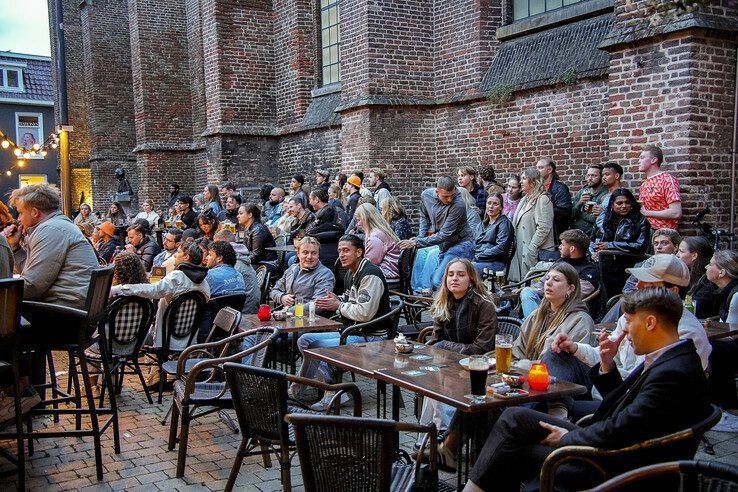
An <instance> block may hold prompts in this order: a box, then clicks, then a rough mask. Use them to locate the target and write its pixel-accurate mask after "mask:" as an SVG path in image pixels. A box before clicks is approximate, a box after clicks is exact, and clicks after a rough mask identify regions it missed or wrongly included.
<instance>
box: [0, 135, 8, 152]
mask: <svg viewBox="0 0 738 492" xmlns="http://www.w3.org/2000/svg"><path fill="white" fill-rule="evenodd" d="M0 145H2V147H3V148H4V149H7V148H8V147H10V140H8V139H7V138H4V139H3V142H2V143H0Z"/></svg>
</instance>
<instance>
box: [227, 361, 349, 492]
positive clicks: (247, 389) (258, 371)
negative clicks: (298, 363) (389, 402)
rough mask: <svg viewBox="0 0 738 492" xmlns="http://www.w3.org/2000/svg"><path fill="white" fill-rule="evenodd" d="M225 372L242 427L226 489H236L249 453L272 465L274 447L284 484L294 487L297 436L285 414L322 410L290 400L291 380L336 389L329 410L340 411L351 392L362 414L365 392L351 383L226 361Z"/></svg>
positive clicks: (284, 485) (284, 486) (325, 388)
mask: <svg viewBox="0 0 738 492" xmlns="http://www.w3.org/2000/svg"><path fill="white" fill-rule="evenodd" d="M225 372H226V377H227V380H228V386H229V387H230V388H231V392H232V394H233V406H234V408H235V409H236V415H237V416H238V423H239V426H240V427H241V445H240V446H239V448H238V454H237V455H236V459H235V461H234V463H233V468H232V469H231V473H230V476H229V477H228V483H227V484H226V488H225V490H226V491H230V490H232V488H233V485H234V483H235V481H236V478H237V477H238V472H239V470H240V469H241V463H242V461H243V459H244V458H245V457H247V456H253V455H256V454H261V455H262V457H263V459H264V466H265V467H267V468H269V467H271V460H270V458H269V452H270V451H271V452H272V453H274V455H275V456H276V458H277V461H279V464H280V467H281V478H282V488H283V489H284V490H290V487H291V478H290V464H291V461H292V457H291V455H290V452H291V451H292V450H294V447H295V440H294V433H293V429H292V426H291V425H289V424H288V423H287V422H286V421H285V416H286V415H287V414H288V413H309V414H318V412H314V411H311V410H309V409H308V407H306V406H304V405H302V404H301V403H300V402H297V401H293V400H289V398H288V396H287V387H288V384H289V383H293V382H294V383H299V384H304V385H307V386H312V387H314V388H318V389H322V390H326V391H335V392H336V395H335V396H334V397H333V399H332V400H331V404H330V405H329V406H328V408H327V410H326V412H330V411H332V410H333V409H335V410H336V411H338V408H339V406H340V404H339V402H340V398H341V396H343V394H344V393H349V394H351V396H352V399H353V413H354V416H355V417H361V393H360V392H359V389H358V388H357V387H356V385H354V384H351V383H342V384H326V383H323V382H320V381H316V380H313V379H306V378H301V377H299V376H293V375H291V374H287V373H284V372H279V371H273V370H270V369H264V368H260V367H254V366H247V365H243V364H234V363H228V364H225Z"/></svg>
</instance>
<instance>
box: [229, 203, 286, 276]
mask: <svg viewBox="0 0 738 492" xmlns="http://www.w3.org/2000/svg"><path fill="white" fill-rule="evenodd" d="M238 226H239V229H241V230H242V231H243V233H244V240H243V244H244V246H246V247H247V248H248V249H249V255H248V256H249V259H250V260H251V265H252V266H255V265H266V267H267V268H269V269H270V270H272V271H273V270H276V269H277V252H276V251H271V250H268V249H266V248H268V247H271V246H276V245H277V243H276V242H275V241H274V236H272V233H271V232H269V228H268V227H267V226H265V225H264V224H262V223H261V210H260V209H259V207H257V206H256V205H255V204H253V203H251V204H247V205H241V206H240V207H238Z"/></svg>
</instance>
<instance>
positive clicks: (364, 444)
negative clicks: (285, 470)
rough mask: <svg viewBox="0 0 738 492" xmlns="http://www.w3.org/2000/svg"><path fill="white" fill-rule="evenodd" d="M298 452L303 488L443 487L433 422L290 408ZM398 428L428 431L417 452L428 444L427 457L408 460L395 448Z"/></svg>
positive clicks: (355, 491) (310, 491) (336, 491)
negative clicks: (425, 460) (300, 411)
mask: <svg viewBox="0 0 738 492" xmlns="http://www.w3.org/2000/svg"><path fill="white" fill-rule="evenodd" d="M286 420H287V421H288V422H289V423H291V424H292V426H293V427H294V429H295V441H296V443H297V454H298V456H299V458H300V469H301V470H302V479H303V482H304V486H305V490H306V491H307V492H324V491H325V492H342V491H351V492H362V491H366V492H375V491H377V490H382V491H385V490H386V491H389V490H392V491H405V490H416V491H425V490H447V489H450V487H447V486H445V484H443V483H440V484H439V482H438V466H437V456H438V455H437V452H438V449H437V446H438V444H437V441H436V437H437V432H436V426H435V425H434V424H429V425H420V424H413V423H404V422H395V421H392V420H380V419H367V418H353V417H343V416H341V417H339V416H333V415H307V414H290V415H287V417H286ZM400 432H423V433H427V434H426V435H425V437H424V439H423V441H422V444H421V449H420V451H419V453H420V456H422V455H423V454H424V453H425V448H426V446H429V447H430V450H429V463H428V465H422V464H421V463H422V461H423V460H422V458H421V459H418V460H417V462H416V463H411V462H409V460H407V458H405V460H403V459H402V457H403V455H404V453H403V452H401V451H400V450H399V433H400Z"/></svg>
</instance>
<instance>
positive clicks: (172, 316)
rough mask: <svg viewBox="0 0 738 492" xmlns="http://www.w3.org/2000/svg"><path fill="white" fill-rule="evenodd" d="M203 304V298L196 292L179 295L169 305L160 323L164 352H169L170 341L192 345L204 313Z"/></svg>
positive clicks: (201, 294)
mask: <svg viewBox="0 0 738 492" xmlns="http://www.w3.org/2000/svg"><path fill="white" fill-rule="evenodd" d="M205 304H206V301H205V296H204V295H203V293H202V292H200V291H198V290H191V291H189V292H185V293H184V294H180V295H178V296H177V297H175V298H174V299H173V300H172V302H171V303H169V305H168V306H167V309H166V311H164V320H163V322H162V329H163V330H164V331H163V333H162V342H163V343H162V348H163V349H164V350H169V347H170V345H171V341H172V339H177V340H187V343H186V345H189V344H190V343H192V339H193V338H194V337H195V335H196V334H197V328H198V327H199V326H200V321H201V320H202V316H203V314H204V313H205Z"/></svg>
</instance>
